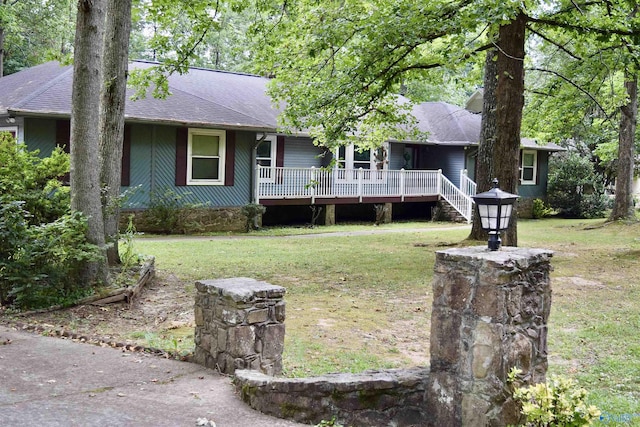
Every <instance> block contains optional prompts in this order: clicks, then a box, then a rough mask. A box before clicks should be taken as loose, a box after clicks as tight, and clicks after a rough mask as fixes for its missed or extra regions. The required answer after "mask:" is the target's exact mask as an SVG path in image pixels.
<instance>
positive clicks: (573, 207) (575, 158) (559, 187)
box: [548, 153, 607, 218]
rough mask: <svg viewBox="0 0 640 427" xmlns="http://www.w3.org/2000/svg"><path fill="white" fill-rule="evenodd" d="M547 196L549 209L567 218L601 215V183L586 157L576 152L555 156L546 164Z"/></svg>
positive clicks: (602, 193) (602, 196) (603, 207)
mask: <svg viewBox="0 0 640 427" xmlns="http://www.w3.org/2000/svg"><path fill="white" fill-rule="evenodd" d="M548 199H549V204H550V205H551V207H552V208H554V209H556V210H558V212H559V213H560V214H561V215H563V216H566V217H570V218H599V217H603V216H604V211H605V209H606V206H607V198H606V196H605V194H604V184H603V182H602V179H601V178H600V177H598V176H597V175H596V173H595V171H594V168H593V164H592V163H591V162H590V161H589V159H587V158H584V157H581V156H580V155H578V154H577V153H569V154H564V155H558V156H554V157H552V158H551V160H550V163H549V187H548Z"/></svg>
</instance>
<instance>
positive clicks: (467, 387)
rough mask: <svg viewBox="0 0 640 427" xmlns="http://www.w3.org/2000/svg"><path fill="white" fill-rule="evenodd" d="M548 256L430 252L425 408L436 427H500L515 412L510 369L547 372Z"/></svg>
mask: <svg viewBox="0 0 640 427" xmlns="http://www.w3.org/2000/svg"><path fill="white" fill-rule="evenodd" d="M551 256H552V252H551V251H547V250H542V249H524V248H513V247H503V248H502V249H501V250H499V251H494V252H491V251H488V250H487V249H486V247H472V248H456V249H448V250H444V251H439V252H437V253H436V263H435V276H434V281H433V310H432V313H431V342H430V346H431V373H430V377H429V381H428V387H427V392H426V403H427V410H428V412H429V413H431V414H432V415H433V416H434V419H436V420H437V423H438V425H442V426H445V425H446V426H452V427H453V426H505V425H508V424H517V421H518V417H519V414H518V413H517V412H518V411H517V407H516V405H515V404H514V402H513V401H512V400H511V398H510V392H509V391H508V388H507V387H505V385H506V379H507V374H508V372H509V371H510V370H511V368H513V367H518V368H520V369H521V370H522V371H523V375H525V378H526V379H527V380H528V381H529V382H531V383H538V382H544V381H545V377H546V371H547V320H548V318H549V310H550V308H551V287H550V279H549V272H550V271H551V265H550V259H551Z"/></svg>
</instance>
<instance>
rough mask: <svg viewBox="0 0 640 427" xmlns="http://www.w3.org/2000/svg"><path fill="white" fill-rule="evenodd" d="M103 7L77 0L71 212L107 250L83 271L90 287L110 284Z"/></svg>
mask: <svg viewBox="0 0 640 427" xmlns="http://www.w3.org/2000/svg"><path fill="white" fill-rule="evenodd" d="M104 3H105V0H79V1H78V16H77V20H76V36H75V50H74V64H73V90H72V95H71V103H72V105H71V209H73V210H76V211H80V212H82V213H83V214H84V215H85V216H86V217H87V218H88V230H87V239H88V241H89V242H91V243H93V244H96V245H98V246H99V247H100V248H102V250H103V251H104V259H101V260H99V261H97V262H92V263H88V265H87V267H86V269H85V272H84V273H85V274H84V279H85V281H86V282H87V284H88V285H89V284H92V283H96V282H97V283H106V282H107V281H108V268H107V259H106V248H105V239H104V222H103V216H102V204H101V197H100V176H99V174H100V163H99V155H98V153H99V151H98V149H99V145H98V111H99V108H100V82H101V67H102V58H101V52H102V34H103V25H104Z"/></svg>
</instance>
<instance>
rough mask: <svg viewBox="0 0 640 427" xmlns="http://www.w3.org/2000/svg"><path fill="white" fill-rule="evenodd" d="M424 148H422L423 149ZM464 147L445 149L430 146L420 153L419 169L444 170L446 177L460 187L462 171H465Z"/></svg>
mask: <svg viewBox="0 0 640 427" xmlns="http://www.w3.org/2000/svg"><path fill="white" fill-rule="evenodd" d="M421 148H422V147H421ZM464 159H465V153H464V147H443V146H435V145H430V146H426V147H424V148H423V149H422V150H421V152H420V165H419V169H427V170H437V169H442V173H443V174H444V176H446V177H447V178H449V180H450V181H451V182H452V183H453V184H454V185H455V186H456V187H459V186H460V171H461V170H462V169H464V163H465V162H464Z"/></svg>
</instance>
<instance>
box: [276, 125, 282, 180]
mask: <svg viewBox="0 0 640 427" xmlns="http://www.w3.org/2000/svg"><path fill="white" fill-rule="evenodd" d="M283 166H284V135H278V137H277V138H276V167H277V168H281V167H283ZM282 181H283V176H282V171H281V170H276V183H278V184H282Z"/></svg>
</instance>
